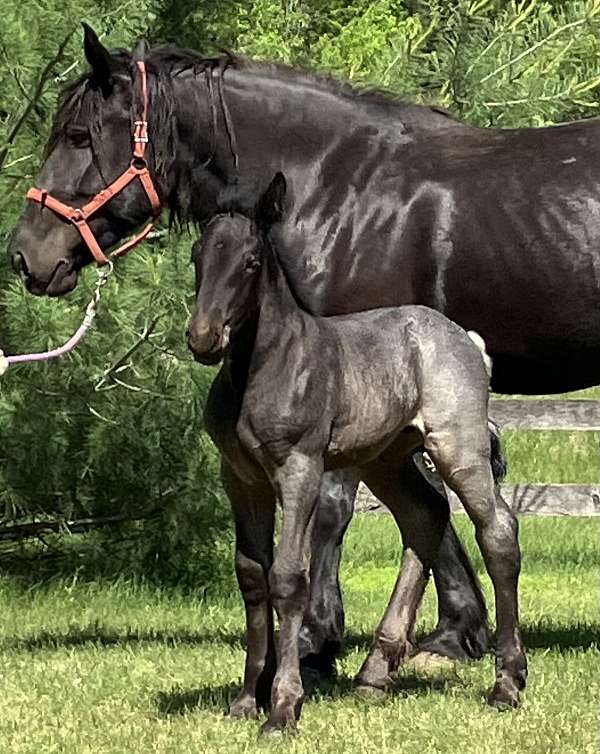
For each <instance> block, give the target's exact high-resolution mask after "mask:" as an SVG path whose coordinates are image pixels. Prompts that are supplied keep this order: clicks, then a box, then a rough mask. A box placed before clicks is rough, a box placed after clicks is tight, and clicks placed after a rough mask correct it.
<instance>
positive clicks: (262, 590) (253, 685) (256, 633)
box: [221, 461, 276, 717]
mask: <svg viewBox="0 0 600 754" xmlns="http://www.w3.org/2000/svg"><path fill="white" fill-rule="evenodd" d="M221 473H222V481H223V486H224V488H225V491H226V493H227V495H228V497H229V500H230V502H231V507H232V509H233V515H234V519H235V535H236V549H235V571H236V575H237V579H238V583H239V585H240V590H241V592H242V597H243V599H244V605H245V608H246V639H247V647H246V666H245V670H244V685H243V687H242V690H241V692H240V693H239V694H238V696H237V698H236V699H235V701H234V702H233V703H232V705H231V707H230V710H229V712H230V714H231V715H232V716H233V717H256V715H257V713H258V709H259V708H267V707H268V705H269V700H270V696H271V684H272V681H273V678H274V676H275V666H276V660H275V649H274V644H273V609H272V607H271V602H270V599H269V587H268V573H269V569H270V568H271V564H272V562H273V523H274V515H275V495H274V492H273V488H272V487H271V485H270V483H269V482H268V481H267V480H265V482H264V483H263V484H257V485H248V484H246V483H244V482H242V480H241V479H239V477H237V476H236V474H235V473H234V471H233V470H232V469H231V467H230V466H229V465H228V464H227V463H226V462H225V461H224V462H223V464H222V470H221Z"/></svg>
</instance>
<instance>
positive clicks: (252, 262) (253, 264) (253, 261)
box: [244, 257, 260, 272]
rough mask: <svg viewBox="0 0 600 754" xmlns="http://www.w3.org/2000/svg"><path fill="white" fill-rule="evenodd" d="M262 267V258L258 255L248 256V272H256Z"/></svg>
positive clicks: (245, 266)
mask: <svg viewBox="0 0 600 754" xmlns="http://www.w3.org/2000/svg"><path fill="white" fill-rule="evenodd" d="M259 267H260V260H259V259H257V257H248V258H247V259H246V261H245V262H244V270H245V271H246V272H254V271H255V270H258V268H259Z"/></svg>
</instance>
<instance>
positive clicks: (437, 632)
mask: <svg viewBox="0 0 600 754" xmlns="http://www.w3.org/2000/svg"><path fill="white" fill-rule="evenodd" d="M413 458H415V459H416V463H417V466H418V468H419V469H420V471H421V473H422V474H424V475H425V478H426V479H427V480H428V482H429V484H430V485H431V486H432V488H431V491H430V492H428V493H427V494H428V496H429V498H432V502H433V498H435V497H437V498H438V499H439V498H440V497H442V496H443V498H444V500H446V493H445V491H444V489H443V482H442V479H441V477H440V475H439V474H438V473H437V471H435V470H432V469H427V468H425V467H424V464H423V462H422V454H421V453H417V454H415V456H413ZM424 499H425V497H424ZM444 505H445V503H444ZM432 573H433V580H434V582H435V588H436V591H437V597H438V622H437V626H436V627H435V628H434V630H433V631H432V632H431V633H430V634H428V635H427V636H424V637H423V638H422V639H421V640H420V641H419V647H418V649H419V652H425V653H428V654H431V655H434V656H436V655H437V656H440V657H448V658H450V659H452V660H459V661H464V660H478V659H479V658H481V657H483V655H484V654H485V653H486V652H487V650H488V647H489V638H490V632H489V627H488V621H487V606H486V604H485V598H484V596H483V592H482V589H481V585H480V583H479V580H478V578H477V576H476V575H475V572H474V570H473V566H472V565H471V562H470V561H469V557H468V555H467V553H466V552H465V550H464V548H463V546H462V544H461V542H460V540H459V538H458V536H457V534H456V532H455V531H454V527H453V526H452V522H451V521H449V522H448V525H447V526H446V531H445V532H444V536H443V538H442V542H441V544H440V549H439V551H438V554H437V557H436V559H435V562H434V564H433V568H432Z"/></svg>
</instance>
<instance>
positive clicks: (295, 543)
mask: <svg viewBox="0 0 600 754" xmlns="http://www.w3.org/2000/svg"><path fill="white" fill-rule="evenodd" d="M322 473H323V462H322V460H321V459H312V458H308V457H307V456H304V455H302V454H300V453H298V452H293V453H292V454H291V456H290V458H289V459H288V460H287V461H286V463H285V464H284V465H283V466H281V467H280V468H278V469H277V471H276V472H275V473H274V475H273V477H274V478H273V482H274V486H275V490H276V493H277V498H278V499H279V500H280V501H281V505H282V507H283V522H282V528H281V538H280V541H279V546H278V548H277V554H276V556H275V561H274V563H273V567H272V568H271V572H270V574H269V590H270V595H271V599H272V601H273V605H274V607H275V610H276V611H277V615H278V617H279V653H278V655H279V656H278V667H277V673H276V675H275V680H274V682H273V690H272V694H271V712H270V715H269V719H268V720H267V722H266V723H265V725H264V727H263V732H269V731H273V730H281V729H283V728H286V727H290V728H294V727H295V725H296V721H297V720H298V719H299V717H300V711H301V709H302V703H303V701H304V690H303V687H302V679H301V677H300V656H299V633H300V626H301V625H302V617H303V615H304V612H305V610H306V606H307V603H308V575H307V572H306V568H305V567H304V554H305V546H306V533H307V528H308V524H309V521H310V517H311V515H312V513H313V510H314V507H315V504H316V502H317V497H318V494H319V484H320V481H321V475H322Z"/></svg>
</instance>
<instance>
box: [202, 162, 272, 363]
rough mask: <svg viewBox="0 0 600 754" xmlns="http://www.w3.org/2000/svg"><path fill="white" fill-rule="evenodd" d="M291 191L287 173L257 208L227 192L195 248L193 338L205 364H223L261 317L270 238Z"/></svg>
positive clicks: (263, 196) (265, 193)
mask: <svg viewBox="0 0 600 754" xmlns="http://www.w3.org/2000/svg"><path fill="white" fill-rule="evenodd" d="M285 190H286V182H285V178H284V176H283V174H282V173H277V174H276V175H275V177H274V178H273V180H272V181H271V183H270V185H269V187H268V188H267V190H266V191H265V192H264V194H263V195H262V196H261V197H260V199H259V201H258V202H257V203H256V204H255V205H254V206H253V205H250V206H249V205H248V203H247V202H246V203H245V202H244V201H243V198H242V197H240V196H239V195H238V194H236V193H235V191H234V192H233V193H232V192H231V191H228V190H226V191H225V192H224V193H223V196H222V197H221V198H220V200H219V205H220V210H221V212H220V214H218V215H216V216H215V217H214V218H213V219H212V220H211V221H210V222H209V224H208V225H207V227H206V229H205V231H204V233H203V235H202V239H201V240H200V241H196V243H195V244H194V246H193V250H192V259H193V261H194V265H195V270H196V308H195V310H194V314H193V316H192V319H191V322H190V325H189V328H188V332H187V335H188V345H189V348H190V350H191V351H192V353H193V354H194V356H195V358H196V360H197V361H200V362H201V363H202V364H217V363H218V362H219V361H221V359H222V358H223V355H224V352H225V349H226V348H227V345H228V343H229V339H230V337H231V336H232V335H234V334H235V333H236V331H237V330H238V329H239V328H240V326H241V325H242V324H243V323H244V322H245V321H246V320H247V319H248V318H249V317H251V316H252V314H253V313H254V312H255V311H256V307H257V303H258V302H257V291H258V279H259V273H260V269H261V267H262V265H263V262H264V259H265V249H266V243H267V233H268V231H269V228H270V227H271V225H273V223H275V222H277V221H278V220H279V219H280V218H281V214H282V207H283V198H284V195H285ZM244 204H245V206H244Z"/></svg>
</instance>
